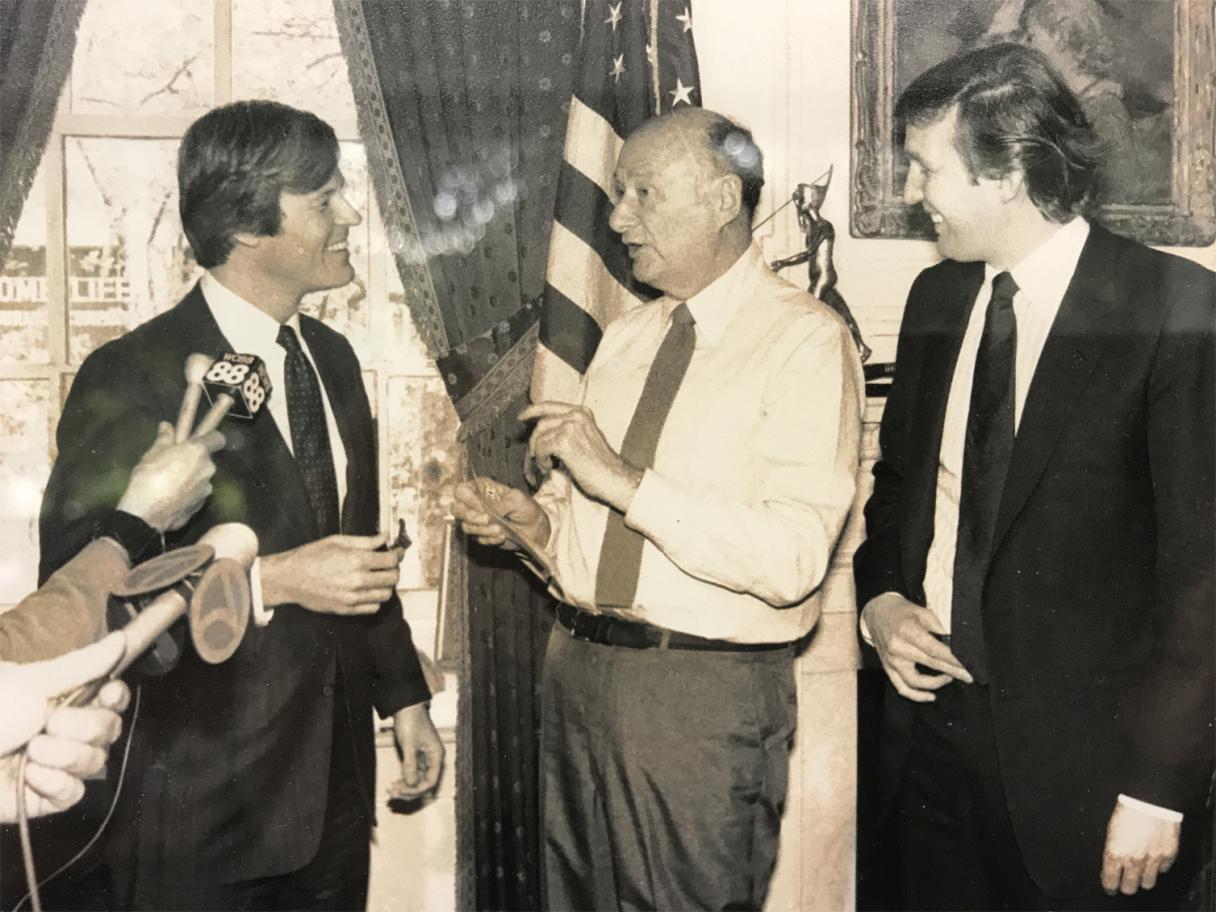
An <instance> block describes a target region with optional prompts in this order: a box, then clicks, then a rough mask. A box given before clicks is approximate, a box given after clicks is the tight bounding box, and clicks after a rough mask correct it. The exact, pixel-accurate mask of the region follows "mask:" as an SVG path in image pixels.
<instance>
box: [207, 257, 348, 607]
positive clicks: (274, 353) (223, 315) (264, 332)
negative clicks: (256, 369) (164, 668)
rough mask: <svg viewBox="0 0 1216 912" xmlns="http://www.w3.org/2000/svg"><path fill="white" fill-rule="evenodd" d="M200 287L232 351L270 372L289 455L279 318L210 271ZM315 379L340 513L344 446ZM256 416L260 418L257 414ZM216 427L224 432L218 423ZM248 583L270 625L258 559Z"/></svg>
mask: <svg viewBox="0 0 1216 912" xmlns="http://www.w3.org/2000/svg"><path fill="white" fill-rule="evenodd" d="M199 286H200V288H201V290H202V292H203V298H204V299H205V300H206V302H207V307H208V308H209V309H210V310H211V315H212V316H213V317H214V318H215V322H216V323H217V324H218V325H219V328H220V332H221V333H223V334H224V338H226V339H227V340H228V341H229V342H230V343H231V344H232V345H233V347H234V348H233V350H234V352H235V353H238V354H242V355H256V356H257V357H259V358H261V359H262V361H263V363H265V365H266V372H267V373H268V374H269V375H270V389H271V392H270V396H269V397H267V399H266V406H265V411H267V412H269V413H270V417H271V418H272V419H273V420H274V423H275V425H276V426H277V427H278V429H279V434H280V435H281V436H282V438H283V442H284V443H285V444H286V445H287V450H288V452H291V453H292V454H293V455H294V450H293V448H292V445H291V421H290V419H289V418H288V415H287V393H286V387H285V382H284V364H285V363H286V361H287V350H286V349H284V348H283V346H281V345H279V343H278V337H279V322H278V321H277V320H276V319H275V318H274V317H272V316H270V315H269V314H268V313H266V312H265V311H263V310H260V309H259V308H257V307H255V306H254V305H252V304H250V303H249V302H248V301H246V300H245V299H244V298H242V297H241V296H240V295H238V294H237V293H236V292H234V291H232V290H231V289H230V288H228V287H227V286H225V285H224V284H223V283H222V282H220V280H219V279H217V278H216V277H215V276H214V275H212V274H211V273H210V272H205V273H203V278H202V279H201V281H200V282H199ZM287 325H288V326H290V327H291V328H292V329H293V330H295V333H296V337H297V338H298V339H299V340H300V348H301V349H302V350H303V351H304V356H305V357H306V358H308V361H309V363H310V364H311V365H312V369H313V370H314V371H316V370H317V365H316V361H314V360H313V356H312V352H311V351H310V350H309V348H308V342H307V341H305V339H304V336H303V335H302V334H301V333H300V316H299V314H292V315H291V317H290V318H289V319H288V320H287ZM317 383H318V385H319V386H320V387H321V402H322V404H323V405H324V407H325V426H326V428H327V429H328V431H329V449H330V452H331V453H332V454H333V460H334V477H335V478H336V479H337V482H338V505H339V513H340V512H341V505H342V503H343V501H344V500H345V499H346V463H347V456H346V448H345V447H344V446H343V445H342V437H341V435H340V434H339V433H338V424H337V422H336V421H335V420H334V410H333V407H332V406H331V405H330V404H329V394H328V393H326V392H325V384H324V383H323V382H322V381H321V374H320V371H317ZM231 420H236V419H231ZM261 420H265V419H264V418H262V419H261ZM220 430H221V431H222V430H223V427H222V426H221V427H220ZM249 582H250V589H251V590H252V592H253V602H254V613H253V618H254V621H255V622H256V623H257V624H259V625H260V626H264V625H266V624H268V623H270V618H271V617H273V616H274V611H273V609H267V608H265V606H264V605H263V604H262V586H261V568H260V562H259V561H257V560H255V561H254V562H253V569H252V571H251V572H250V580H249Z"/></svg>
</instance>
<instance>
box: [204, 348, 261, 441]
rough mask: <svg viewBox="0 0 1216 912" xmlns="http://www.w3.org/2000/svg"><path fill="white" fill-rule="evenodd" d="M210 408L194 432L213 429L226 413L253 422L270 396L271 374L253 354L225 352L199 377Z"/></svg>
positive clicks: (205, 431) (205, 432) (207, 431)
mask: <svg viewBox="0 0 1216 912" xmlns="http://www.w3.org/2000/svg"><path fill="white" fill-rule="evenodd" d="M202 386H203V392H204V393H206V394H207V399H208V400H209V401H210V402H211V410H210V411H208V412H207V414H206V415H204V416H203V420H202V422H201V423H200V424H199V426H198V427H197V428H196V429H195V431H194V433H195V434H196V435H202V434H207V433H210V432H211V431H213V430H215V429H216V428H217V427H218V426H219V423H220V422H221V421H223V420H224V416H225V415H227V414H228V413H229V412H231V413H232V416H233V417H234V418H243V419H245V420H247V421H252V420H253V419H254V418H255V417H256V416H257V414H258V412H259V411H261V409H262V406H263V405H264V404H265V403H266V397H267V396H269V395H270V392H271V385H270V374H268V373H267V372H266V365H265V364H264V363H263V362H262V359H261V358H259V357H257V356H256V355H239V354H234V353H232V352H225V353H224V354H222V355H220V357H219V358H218V359H217V360H216V361H215V363H214V364H212V365H211V367H210V368H208V370H207V372H206V374H204V375H203V380H202Z"/></svg>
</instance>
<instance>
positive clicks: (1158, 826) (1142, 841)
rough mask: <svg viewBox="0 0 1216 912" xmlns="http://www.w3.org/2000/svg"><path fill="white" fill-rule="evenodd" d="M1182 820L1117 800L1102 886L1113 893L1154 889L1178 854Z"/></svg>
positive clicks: (1106, 850)
mask: <svg viewBox="0 0 1216 912" xmlns="http://www.w3.org/2000/svg"><path fill="white" fill-rule="evenodd" d="M1181 832H1182V824H1181V823H1179V822H1176V821H1172V820H1165V819H1163V818H1161V817H1158V816H1156V815H1154V814H1151V813H1148V812H1146V811H1144V810H1141V809H1140V808H1137V807H1133V806H1131V805H1126V804H1123V803H1122V802H1117V803H1116V804H1115V810H1114V813H1112V814H1111V815H1110V823H1109V824H1108V825H1107V827H1106V848H1105V849H1104V850H1103V852H1102V889H1103V890H1105V891H1106V892H1107V894H1109V895H1111V896H1114V895H1115V893H1116V892H1118V891H1121V892H1123V893H1125V894H1127V895H1128V896H1130V895H1131V894H1133V893H1135V892H1136V891H1137V890H1151V889H1152V888H1153V887H1155V886H1156V885H1157V875H1158V874H1164V873H1165V872H1166V871H1168V870H1169V869H1170V866H1171V865H1173V863H1174V859H1175V858H1177V857H1178V838H1179V835H1180V834H1181Z"/></svg>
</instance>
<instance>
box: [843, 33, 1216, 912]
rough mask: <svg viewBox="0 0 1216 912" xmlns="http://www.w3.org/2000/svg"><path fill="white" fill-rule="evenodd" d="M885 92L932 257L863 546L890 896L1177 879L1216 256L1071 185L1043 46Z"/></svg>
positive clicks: (1215, 407)
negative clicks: (1123, 220) (878, 669)
mask: <svg viewBox="0 0 1216 912" xmlns="http://www.w3.org/2000/svg"><path fill="white" fill-rule="evenodd" d="M896 117H897V121H898V122H899V123H900V124H901V125H902V127H903V128H904V129H905V131H906V132H905V140H904V146H905V149H906V152H907V154H908V158H909V160H910V164H909V171H908V178H907V185H906V187H905V190H904V199H905V201H906V202H907V203H909V204H916V203H919V204H921V205H922V206H923V207H924V209H925V210H926V211H927V213H928V214H929V216H930V218H931V219H932V221H933V223H934V226H935V229H936V232H937V246H938V249H939V250H940V252H941V253H942V254H943V256H944V257H945V258H946V259H945V261H944V262H942V263H939V264H938V265H936V266H934V267H932V268H930V269H927V270H925V271H924V272H923V273H921V275H920V276H919V277H918V278H917V280H916V282H915V283H914V284H913V287H912V290H911V292H910V294H909V297H908V303H907V309H906V310H905V313H904V319H903V326H902V328H901V332H900V340H899V348H898V353H897V360H896V372H895V381H894V386H893V388H892V391H891V395H890V399H889V401H888V403H887V407H886V412H885V414H884V416H883V422H882V436H881V446H882V457H881V460H880V461H879V463H878V464H877V465H876V466H875V469H874V476H875V486H874V493H873V496H872V497H871V498H870V500H869V502H868V504H867V506H866V531H867V538H866V541H865V543H864V544H863V545H862V546H861V548H860V549H859V550H858V552H857V555H856V561H855V564H856V579H857V590H858V602H859V604H860V606H862V608H863V611H862V632H863V635H864V636H866V638H867V639H869V640H870V641H871V642H872V644H873V645H874V647H875V648H876V649H877V652H878V655H879V657H880V658H881V660H882V664H883V668H884V670H885V671H886V674H887V677H888V679H889V685H890V686H889V687H888V688H887V694H886V701H885V714H884V740H883V756H882V759H881V764H882V767H881V768H882V775H881V786H882V788H883V794H882V796H881V799H882V800H881V801H880V802H879V804H880V805H881V806H882V807H883V808H884V811H885V813H886V823H887V825H888V826H889V827H890V830H889V832H890V834H891V836H892V837H893V841H894V843H895V846H896V851H895V854H896V855H897V856H898V859H897V861H895V862H894V864H893V866H894V867H895V868H897V870H892V871H890V872H889V873H890V875H891V876H892V877H898V879H899V884H898V887H899V890H898V892H899V895H900V897H901V899H902V901H903V903H904V905H905V906H906V907H908V908H918V909H945V908H950V909H998V908H1006V909H1008V908H1018V909H1021V908H1043V909H1046V908H1083V909H1092V908H1103V907H1107V906H1110V907H1120V906H1124V905H1126V906H1133V907H1161V908H1177V905H1175V903H1177V902H1178V901H1179V898H1178V894H1179V892H1180V891H1181V890H1182V888H1183V887H1184V886H1185V871H1184V868H1185V867H1186V864H1185V861H1186V858H1187V855H1188V853H1190V854H1193V852H1194V849H1195V845H1196V840H1195V839H1194V838H1193V835H1194V834H1192V833H1191V832H1189V830H1190V828H1191V826H1193V825H1194V824H1195V823H1199V822H1200V821H1201V820H1202V818H1203V817H1204V816H1205V814H1204V810H1203V806H1204V800H1205V795H1206V793H1207V790H1208V785H1209V782H1210V781H1211V771H1212V757H1213V734H1212V722H1213V652H1214V643H1213V638H1214V631H1213V617H1214V614H1216V612H1214V588H1213V563H1214V557H1216V535H1214V532H1213V523H1214V513H1216V509H1214V503H1213V501H1214V497H1213V470H1214V468H1216V445H1214V437H1216V434H1214V431H1213V421H1214V416H1216V399H1214V394H1213V388H1214V386H1216V382H1214V377H1213V374H1214V368H1216V349H1214V346H1213V325H1214V322H1216V314H1214V306H1216V282H1214V276H1213V274H1212V273H1211V272H1209V271H1208V270H1205V269H1203V268H1201V267H1199V266H1197V265H1195V264H1193V263H1190V262H1188V261H1185V260H1182V259H1180V258H1177V257H1173V256H1169V255H1166V254H1163V253H1160V252H1157V251H1153V250H1150V249H1148V248H1146V247H1143V246H1141V245H1139V244H1136V243H1133V242H1131V241H1128V240H1126V239H1124V238H1120V237H1117V236H1115V235H1112V234H1110V233H1108V232H1107V231H1105V230H1103V229H1102V228H1100V227H1098V226H1097V225H1091V224H1089V223H1087V222H1086V221H1085V220H1084V219H1083V218H1081V217H1080V216H1079V215H1078V214H1077V212H1078V211H1079V210H1080V209H1081V207H1082V206H1083V205H1084V204H1085V202H1086V201H1087V198H1088V196H1089V194H1090V192H1091V191H1092V188H1093V187H1094V186H1095V181H1096V174H1097V164H1096V161H1097V158H1096V149H1095V144H1094V141H1093V134H1092V130H1091V128H1090V127H1089V125H1088V123H1087V122H1086V120H1085V116H1084V114H1083V113H1082V111H1081V108H1080V106H1079V104H1078V103H1077V100H1076V98H1075V97H1074V96H1073V95H1072V94H1071V92H1069V90H1068V89H1067V88H1066V87H1065V86H1064V85H1063V83H1062V82H1061V81H1060V79H1059V78H1058V77H1057V76H1056V75H1055V74H1054V73H1053V72H1052V71H1051V69H1050V67H1049V66H1048V64H1047V62H1046V60H1045V58H1043V57H1042V56H1041V55H1040V54H1038V53H1037V52H1035V51H1033V50H1030V49H1027V48H1023V47H1018V46H1014V45H998V46H994V47H989V48H986V49H982V50H979V51H975V52H972V53H969V54H966V55H962V56H960V57H957V58H954V59H952V60H949V61H946V62H944V63H942V64H939V65H938V66H936V67H934V68H932V69H930V70H929V71H927V72H926V73H924V74H923V75H922V76H920V77H919V78H918V79H916V80H915V81H914V82H913V83H912V84H911V85H910V86H909V87H908V88H907V90H906V91H905V92H904V93H903V95H902V96H901V98H900V99H899V102H898V104H897V108H896ZM1180 830H1181V836H1180ZM1171 865H1172V866H1173V870H1170V871H1169V873H1166V872H1167V870H1168V869H1170V867H1171Z"/></svg>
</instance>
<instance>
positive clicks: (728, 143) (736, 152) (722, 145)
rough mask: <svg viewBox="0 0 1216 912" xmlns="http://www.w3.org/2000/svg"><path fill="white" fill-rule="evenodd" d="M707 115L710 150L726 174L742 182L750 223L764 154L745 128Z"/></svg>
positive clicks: (759, 187) (759, 186) (762, 174)
mask: <svg viewBox="0 0 1216 912" xmlns="http://www.w3.org/2000/svg"><path fill="white" fill-rule="evenodd" d="M708 113H711V114H713V117H714V120H713V121H712V122H711V123H710V125H709V127H708V129H707V130H706V137H707V139H708V142H709V148H710V149H711V150H713V152H714V154H715V157H717V158H718V159H719V160H720V162H721V163H722V165H723V166H724V167H725V168H726V170H727V171H729V172H730V173H731V174H735V175H737V176H738V178H739V180H740V181H742V182H743V194H742V202H743V208H744V209H746V210H747V215H748V219H749V221H750V219H751V217H752V216H753V215H755V213H756V206H758V205H759V204H760V190H761V189H762V188H763V187H764V153H763V152H761V151H760V147H759V146H757V145H756V140H755V138H754V137H753V136H752V131H751V130H749V129H747V127H743V126H740V125H739V124H737V123H735V122H734V121H732V120H730V119H729V118H726V117H723V116H722V115H721V114H715V113H713V112H712V111H711V112H708Z"/></svg>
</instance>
